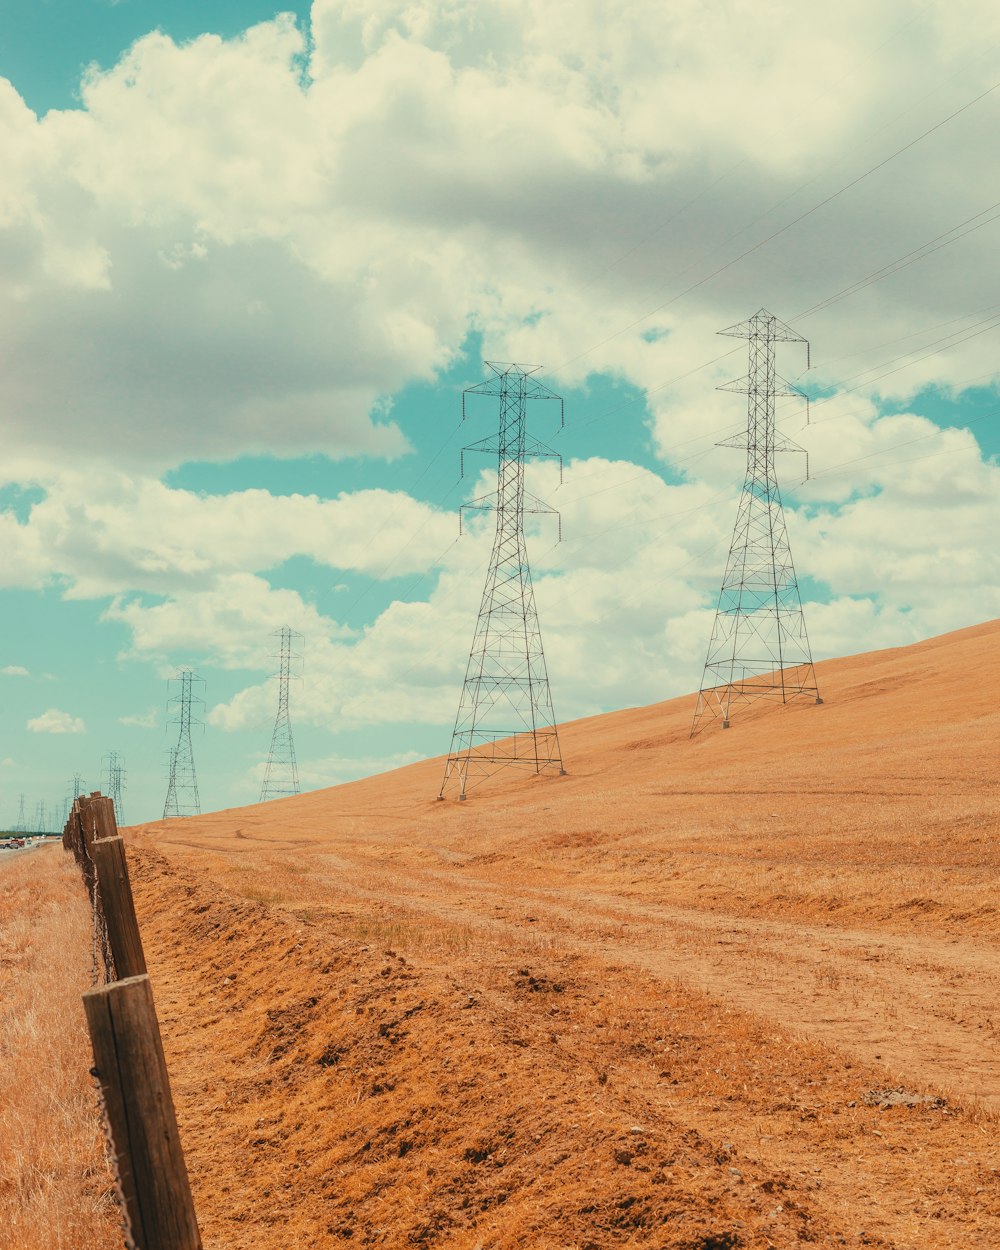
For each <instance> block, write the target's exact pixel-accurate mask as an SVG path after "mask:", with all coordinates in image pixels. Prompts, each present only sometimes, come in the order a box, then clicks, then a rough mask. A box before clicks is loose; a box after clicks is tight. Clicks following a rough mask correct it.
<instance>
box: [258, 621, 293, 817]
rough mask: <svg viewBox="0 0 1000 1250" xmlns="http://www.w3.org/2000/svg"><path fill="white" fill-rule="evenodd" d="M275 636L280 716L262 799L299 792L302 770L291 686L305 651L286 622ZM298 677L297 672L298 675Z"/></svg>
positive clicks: (279, 797) (273, 737)
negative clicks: (296, 645) (294, 733)
mask: <svg viewBox="0 0 1000 1250" xmlns="http://www.w3.org/2000/svg"><path fill="white" fill-rule="evenodd" d="M273 637H275V638H279V639H280V640H281V641H280V643H279V647H278V653H277V654H276V655H275V657H274V658H275V659H276V660H277V661H278V671H277V673H276V674H275V676H276V677H277V678H278V715H277V717H276V719H275V722H274V732H273V733H272V734H271V750H270V751H269V752H268V756H267V767H266V768H265V769H264V781H263V783H262V785H261V787H260V801H261V802H262V803H265V802H267V800H268V799H281V798H285V797H287V796H288V795H290V794H298V792H299V769H298V765H297V764H296V762H295V743H294V742H293V741H292V722H291V720H290V719H289V716H288V686H289V683H290V682H291V680H292V668H293V666H294V665H295V664H297V663H299V662H301V660H302V653H301V652H297V651H294V650H293V646H294V643H293V639H298V640H299V642H301V641H302V635H301V634H300V633H297V632H296V631H295V630H294V629H289V628H288V626H287V625H286V626H285V627H284V628H283V629H279V630H276V631H275V633H274V634H273ZM296 676H297V674H296Z"/></svg>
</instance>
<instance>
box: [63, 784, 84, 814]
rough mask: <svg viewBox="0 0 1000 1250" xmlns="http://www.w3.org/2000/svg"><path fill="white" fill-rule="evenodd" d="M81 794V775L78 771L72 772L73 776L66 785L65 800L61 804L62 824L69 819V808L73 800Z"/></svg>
mask: <svg viewBox="0 0 1000 1250" xmlns="http://www.w3.org/2000/svg"><path fill="white" fill-rule="evenodd" d="M81 794H83V777H82V776H81V775H80V774H79V773H74V774H73V778H72V780H71V781H69V782H68V783H67V785H66V801H65V803H64V804H63V824H64V825H65V824H66V822H67V821H68V820H69V813H70V809H71V808H72V806H73V800H74V799H78V798H79V797H80V795H81Z"/></svg>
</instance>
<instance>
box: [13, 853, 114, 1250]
mask: <svg viewBox="0 0 1000 1250" xmlns="http://www.w3.org/2000/svg"><path fill="white" fill-rule="evenodd" d="M91 951H92V939H91V921H90V907H89V903H88V901H87V897H86V893H85V891H84V887H83V883H82V881H81V880H80V874H79V870H78V869H77V867H76V865H75V864H74V863H73V862H72V860H71V859H69V857H67V856H65V855H64V854H63V852H62V850H61V849H58V848H56V847H51V848H45V849H44V850H40V851H34V852H31V853H30V854H26V855H21V856H18V857H17V858H11V859H10V860H5V861H4V862H2V863H0V1228H2V1230H3V1233H2V1240H3V1244H4V1245H5V1246H6V1247H8V1250H84V1247H86V1250H104V1248H105V1247H107V1248H108V1250H110V1248H111V1247H116V1248H117V1247H120V1246H121V1244H122V1238H121V1232H120V1224H119V1221H118V1216H117V1208H116V1204H115V1199H114V1194H113V1188H112V1185H113V1182H112V1177H111V1174H110V1172H109V1170H108V1166H107V1157H106V1147H105V1142H104V1137H103V1134H102V1132H101V1130H100V1122H99V1118H98V1107H97V1095H96V1092H95V1089H94V1084H93V1081H92V1079H91V1077H90V1075H89V1071H88V1069H89V1067H90V1042H89V1039H88V1037H87V1030H86V1024H85V1021H84V1016H83V1006H82V1003H81V994H82V993H83V991H84V990H86V989H87V988H88V987H89V985H90V979H91V960H92V954H91Z"/></svg>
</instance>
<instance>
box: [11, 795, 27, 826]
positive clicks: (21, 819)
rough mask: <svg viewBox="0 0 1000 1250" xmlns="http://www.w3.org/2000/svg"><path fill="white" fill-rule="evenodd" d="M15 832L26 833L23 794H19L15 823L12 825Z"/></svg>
mask: <svg viewBox="0 0 1000 1250" xmlns="http://www.w3.org/2000/svg"><path fill="white" fill-rule="evenodd" d="M14 832H15V833H27V832H28V825H27V820H26V818H25V815H24V795H23V794H22V795H21V802H20V804H19V806H18V809H17V824H16V825H15V826H14Z"/></svg>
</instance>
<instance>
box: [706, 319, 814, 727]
mask: <svg viewBox="0 0 1000 1250" xmlns="http://www.w3.org/2000/svg"><path fill="white" fill-rule="evenodd" d="M719 333H720V334H726V335H729V336H731V337H732V338H742V339H748V340H749V343H750V363H749V369H748V371H747V376H746V377H744V378H740V379H739V380H738V381H735V382H729V383H727V384H726V385H725V386H721V387H720V388H719V389H720V390H723V391H741V392H744V393H745V394H746V395H747V396H748V405H747V429H746V433H745V434H741V435H737V436H735V437H733V438H731V439H727V440H726V441H725V442H723V443H720V444H719V446H720V447H740V448H745V449H746V453H747V471H746V479H745V481H744V483H743V494H742V497H741V498H740V506H739V510H738V512H737V514H736V528H735V529H734V530H733V541H732V545H731V547H730V549H729V559H728V561H727V562H726V573H725V577H724V578H723V581H722V591H721V593H720V595H719V605H718V609H717V611H716V615H715V625H714V627H713V629H712V639H711V642H710V643H709V646H708V658H707V659H706V661H705V670H704V674H703V676H702V682H701V690H700V691H699V693H698V703H697V706H696V708H695V713H694V721H693V723H692V726H691V733H692V735H693V734H694V733H696V732H697V730H698V728H699V722H700V721H701V719H702V717H704V716H705V715H706V714H707V715H710V716H712V717H717V716H721V717H722V727H723V729H728V728H729V721H730V716H731V713H732V710H733V707H734V705H741V704H746V703H751V702H753V701H754V700H755V699H759V698H774V699H780V700H781V702H782V703H787V702H788V700H789V699H792V698H797V697H798V696H800V695H805V696H807V697H809V698H811V699H813V700H814V701H815V702H816V703H822V702H823V700H822V699H821V698H820V696H819V688H818V686H817V684H816V672H815V669H814V668H813V660H812V652H811V650H810V648H809V637H808V635H807V634H806V621H805V616H804V615H803V612H802V599H801V597H800V595H799V584H798V582H797V581H796V579H795V569H794V567H793V565H792V553H791V549H790V547H789V545H788V534H787V531H786V529H785V514H784V509H783V508H782V506H781V495H780V493H779V491H778V479H777V477H776V475H775V471H774V453H775V452H777V451H798V452H803V454H805V453H804V448H802V447H800V446H799V445H798V444H797V443H793V442H792V441H791V439H788V438H786V437H785V436H784V435H781V434H776V433H775V428H774V400H775V396H777V395H797V396H800V397H801V398H802V399H805V400H806V404H807V405H808V402H809V401H808V398H807V396H806V395H805V394H804V392H802V391H800V390H799V389H798V388H797V387H795V386H791V385H790V384H789V383H788V382H786V381H785V380H784V379H783V378H780V377H779V376H778V375H777V374H776V373H775V371H774V345H775V343H805V344H806V367H807V368H808V367H809V363H810V362H809V354H808V350H809V345H808V342H807V341H806V340H805V339H804V338H802V336H801V335H799V334H796V333H795V331H794V330H792V329H791V328H790V327H788V326H786V325H785V324H784V323H783V322H781V321H779V320H778V319H777V317H774V316H772V315H771V313H769V312H767V311H766V310H765V309H763V308H762V309H761V310H760V311H759V312H756V313H754V315H753V316H752V317H751V318H750V319H749V320H748V321H743V322H741V323H740V324H739V325H735V326H730V327H729V329H728V330H720V331H719ZM808 475H809V461H808V458H807V460H806V476H807V477H808Z"/></svg>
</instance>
